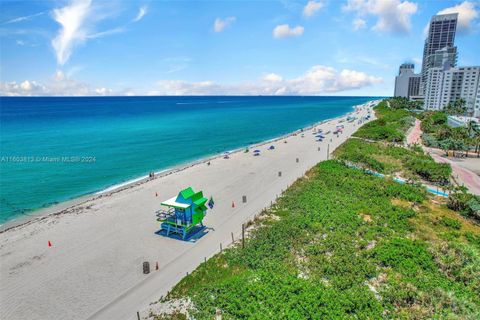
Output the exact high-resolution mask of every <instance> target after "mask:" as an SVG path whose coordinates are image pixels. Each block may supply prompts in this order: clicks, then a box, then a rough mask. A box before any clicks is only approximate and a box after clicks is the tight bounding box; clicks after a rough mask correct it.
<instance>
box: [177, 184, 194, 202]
mask: <svg viewBox="0 0 480 320" xmlns="http://www.w3.org/2000/svg"><path fill="white" fill-rule="evenodd" d="M180 194H181V195H182V197H183V198H184V199H188V198H190V197H191V196H193V195H194V194H195V191H193V189H192V187H188V188H186V189H183V190H182V191H180Z"/></svg>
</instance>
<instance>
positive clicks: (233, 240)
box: [232, 232, 235, 243]
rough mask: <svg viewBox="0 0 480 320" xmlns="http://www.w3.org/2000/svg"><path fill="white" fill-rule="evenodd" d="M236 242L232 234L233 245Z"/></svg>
mask: <svg viewBox="0 0 480 320" xmlns="http://www.w3.org/2000/svg"><path fill="white" fill-rule="evenodd" d="M234 242H235V239H234V238H233V232H232V243H234Z"/></svg>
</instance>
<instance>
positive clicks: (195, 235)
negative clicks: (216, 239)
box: [155, 226, 214, 243]
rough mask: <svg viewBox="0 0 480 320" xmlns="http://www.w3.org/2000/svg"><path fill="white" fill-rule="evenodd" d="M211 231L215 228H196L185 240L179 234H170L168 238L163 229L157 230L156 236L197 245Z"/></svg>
mask: <svg viewBox="0 0 480 320" xmlns="http://www.w3.org/2000/svg"><path fill="white" fill-rule="evenodd" d="M210 230H213V231H214V229H213V228H208V227H206V226H196V227H194V228H193V229H192V230H190V232H189V233H188V234H187V236H186V238H185V239H182V236H181V235H180V234H178V233H172V232H170V234H169V235H168V236H167V231H166V230H163V229H160V230H157V231H156V232H155V234H156V235H159V236H162V237H166V238H172V239H176V240H180V241H186V242H193V243H195V242H197V241H198V240H200V239H201V238H202V237H203V236H205V235H206V234H207V233H208V232H209V231H210Z"/></svg>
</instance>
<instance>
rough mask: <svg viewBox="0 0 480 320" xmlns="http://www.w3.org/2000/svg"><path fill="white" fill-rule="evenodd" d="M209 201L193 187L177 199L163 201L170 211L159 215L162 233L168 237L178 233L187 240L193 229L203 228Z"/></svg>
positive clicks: (179, 194) (180, 193)
mask: <svg viewBox="0 0 480 320" xmlns="http://www.w3.org/2000/svg"><path fill="white" fill-rule="evenodd" d="M207 201H208V199H207V198H205V197H204V196H203V193H202V191H200V192H195V191H193V189H192V188H191V187H188V188H186V189H184V190H182V191H180V192H179V193H178V195H177V196H176V197H173V198H171V199H168V200H165V201H163V202H162V203H161V204H162V205H163V206H165V207H168V208H169V209H168V210H167V211H160V212H159V213H158V214H157V221H159V222H161V229H162V231H165V232H166V235H167V236H168V235H170V233H176V234H179V235H181V236H182V239H185V238H186V236H187V234H188V233H189V232H190V231H191V230H192V229H193V228H195V227H196V226H203V218H204V217H205V214H206V211H207V207H206V203H207Z"/></svg>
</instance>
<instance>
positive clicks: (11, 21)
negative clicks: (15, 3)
mask: <svg viewBox="0 0 480 320" xmlns="http://www.w3.org/2000/svg"><path fill="white" fill-rule="evenodd" d="M43 14H45V12H39V13H35V14H32V15H29V16H22V17H17V18H13V19H10V20H8V21H5V22H3V23H2V25H3V24H11V23H19V22H22V21H26V20H30V19H32V18H35V17H38V16H41V15H43Z"/></svg>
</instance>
